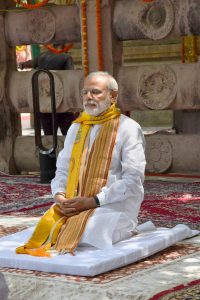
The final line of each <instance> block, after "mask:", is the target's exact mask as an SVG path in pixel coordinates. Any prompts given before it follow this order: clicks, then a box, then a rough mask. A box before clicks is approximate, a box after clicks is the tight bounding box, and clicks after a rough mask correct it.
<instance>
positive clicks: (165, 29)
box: [113, 0, 200, 40]
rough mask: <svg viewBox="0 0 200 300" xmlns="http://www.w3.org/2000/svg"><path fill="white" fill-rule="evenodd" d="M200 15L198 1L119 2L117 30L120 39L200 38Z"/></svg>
mask: <svg viewBox="0 0 200 300" xmlns="http://www.w3.org/2000/svg"><path fill="white" fill-rule="evenodd" d="M199 13H200V2H199V1H198V0H155V1H152V2H150V3H145V2H144V1H141V0H117V1H116V6H115V10H114V19H113V28H114V31H115V33H116V35H117V37H118V38H119V39H120V40H137V39H138V40H140V39H152V40H161V39H165V38H174V37H179V36H180V35H188V34H194V35H199V34H200V18H199Z"/></svg>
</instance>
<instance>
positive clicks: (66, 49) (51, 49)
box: [44, 44, 74, 54]
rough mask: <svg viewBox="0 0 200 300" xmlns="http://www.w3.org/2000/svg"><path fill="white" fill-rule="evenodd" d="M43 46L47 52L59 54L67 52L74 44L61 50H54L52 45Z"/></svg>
mask: <svg viewBox="0 0 200 300" xmlns="http://www.w3.org/2000/svg"><path fill="white" fill-rule="evenodd" d="M44 46H45V48H47V49H48V50H50V51H52V52H53V53H55V54H61V53H65V52H67V51H69V49H71V48H72V47H73V46H74V44H68V45H66V46H65V47H64V48H63V49H56V48H54V47H53V46H52V45H44Z"/></svg>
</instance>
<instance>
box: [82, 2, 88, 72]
mask: <svg viewBox="0 0 200 300" xmlns="http://www.w3.org/2000/svg"><path fill="white" fill-rule="evenodd" d="M86 5H87V4H86V0H82V1H81V24H82V26H81V28H82V48H83V70H84V76H85V77H86V76H87V75H88V71H89V69H88V40H87V21H86Z"/></svg>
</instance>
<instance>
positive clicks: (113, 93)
mask: <svg viewBox="0 0 200 300" xmlns="http://www.w3.org/2000/svg"><path fill="white" fill-rule="evenodd" d="M117 97H118V91H111V100H112V102H113V103H114V102H116V101H117Z"/></svg>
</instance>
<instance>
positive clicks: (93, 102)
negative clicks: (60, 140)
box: [17, 72, 145, 256]
mask: <svg viewBox="0 0 200 300" xmlns="http://www.w3.org/2000/svg"><path fill="white" fill-rule="evenodd" d="M117 95H118V85H117V82H116V81H115V79H114V78H113V77H112V76H111V75H109V74H108V73H106V72H94V73H91V74H89V76H88V77H87V78H86V79H85V82H84V88H83V90H82V97H83V107H84V112H83V113H82V115H81V116H80V117H79V118H78V119H76V120H75V122H74V123H73V124H72V125H71V127H70V129H69V131H68V134H67V136H66V139H65V145H64V149H63V150H62V151H61V152H60V154H59V156H58V159H57V171H56V176H55V178H54V179H53V180H52V184H51V187H52V194H53V196H54V199H55V204H54V205H53V206H52V207H51V208H50V209H49V210H48V211H47V212H46V214H45V215H44V216H43V217H42V218H41V220H40V222H39V223H38V225H37V227H36V229H35V231H34V233H33V235H32V237H31V239H30V240H29V241H28V242H27V244H25V245H24V246H22V247H19V248H18V249H17V253H28V254H32V255H39V256H40V255H41V256H43V255H49V252H50V251H47V250H49V249H54V250H56V251H58V252H60V253H66V252H70V253H73V252H74V250H75V249H76V247H77V245H85V244H89V245H92V246H94V247H97V248H101V249H104V248H108V247H111V246H112V244H113V243H116V242H118V241H120V240H123V239H126V238H129V237H130V236H131V235H132V234H133V231H134V229H135V227H136V226H137V216H138V212H139V209H140V205H141V202H142V200H143V180H144V169H145V156H144V137H143V134H142V131H141V128H140V126H139V125H138V124H137V123H136V122H135V121H133V120H132V119H130V118H128V117H126V116H125V115H123V114H121V113H120V110H119V109H118V108H116V105H115V102H116V99H117Z"/></svg>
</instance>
